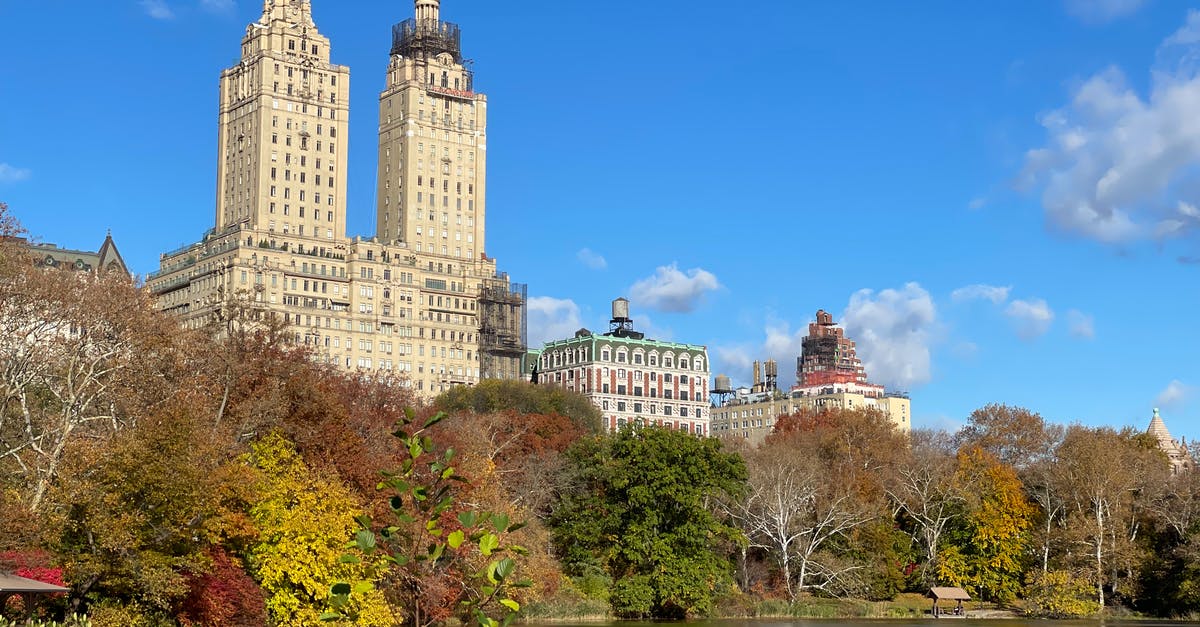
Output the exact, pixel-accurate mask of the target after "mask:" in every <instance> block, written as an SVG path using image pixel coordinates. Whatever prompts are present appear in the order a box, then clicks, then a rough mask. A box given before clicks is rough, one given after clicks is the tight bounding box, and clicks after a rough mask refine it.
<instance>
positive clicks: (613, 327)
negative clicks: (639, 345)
mask: <svg viewBox="0 0 1200 627" xmlns="http://www.w3.org/2000/svg"><path fill="white" fill-rule="evenodd" d="M608 335H611V336H613V337H628V338H633V339H635V340H640V339H642V338H644V337H646V334H645V333H639V332H638V331H634V330H633V318H630V317H629V299H627V298H624V297H621V298H618V299H616V300H614V301H613V302H612V320H609V321H608Z"/></svg>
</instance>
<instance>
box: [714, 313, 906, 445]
mask: <svg viewBox="0 0 1200 627" xmlns="http://www.w3.org/2000/svg"><path fill="white" fill-rule="evenodd" d="M796 366H797V367H796V385H794V386H793V387H792V389H791V390H789V391H788V392H786V393H784V392H781V391H780V390H778V389H776V387H775V372H776V366H775V362H774V361H768V362H766V368H765V370H766V372H767V378H766V381H765V382H764V381H763V380H762V379H761V378H760V368H759V364H758V362H754V385H753V386H752V387H751V388H749V389H745V388H743V389H740V390H733V389H732V387H731V386H730V385H729V378H728V377H725V376H719V377H717V380H716V383H715V384H714V386H713V396H714V403H713V409H712V434H713V435H715V436H721V437H740V438H744V439H747V440H750V441H751V442H753V443H754V444H759V443H761V442H762V441H763V439H764V438H766V436H767V435H768V434H769V433H771V431H773V430H774V428H775V421H776V420H777V419H778V418H780V417H781V416H788V415H791V414H795V413H798V412H800V411H803V410H812V409H817V410H819V409H835V408H837V409H871V410H876V411H879V412H881V413H882V414H883V415H885V416H887V417H888V418H889V419H890V420H891V421H892V424H893V425H895V427H896V428H897V429H900V430H902V431H909V430H911V429H912V403H911V401H910V400H909V398H908V396H907V395H905V394H900V393H889V392H887V391H886V389H885V388H884V386H882V385H878V384H874V383H871V382H870V381H868V380H867V373H866V369H865V368H864V367H863V365H862V361H861V360H860V359H859V358H858V355H857V353H856V349H855V345H854V342H853V341H851V340H850V339H849V338H847V337H845V334H844V331H843V329H841V328H840V327H838V326H836V324H835V323H834V322H833V316H831V315H830V314H829V313H827V312H825V311H824V310H818V311H817V314H816V322H814V323H810V324H809V325H808V335H807V336H805V337H804V339H803V340H802V341H801V354H800V357H799V358H797V359H796Z"/></svg>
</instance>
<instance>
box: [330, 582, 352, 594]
mask: <svg viewBox="0 0 1200 627" xmlns="http://www.w3.org/2000/svg"><path fill="white" fill-rule="evenodd" d="M352 591H353V588H351V587H350V584H348V583H346V582H344V581H339V582H337V583H335V584H333V585H332V586H329V594H331V595H333V596H350V593H351V592H352Z"/></svg>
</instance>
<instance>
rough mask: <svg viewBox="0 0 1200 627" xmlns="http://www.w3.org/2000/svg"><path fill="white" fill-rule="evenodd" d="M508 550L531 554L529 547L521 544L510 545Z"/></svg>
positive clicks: (520, 553) (518, 553) (519, 553)
mask: <svg viewBox="0 0 1200 627" xmlns="http://www.w3.org/2000/svg"><path fill="white" fill-rule="evenodd" d="M508 550H510V551H512V552H513V553H516V554H517V555H529V549H527V548H525V547H523V546H521V545H519V544H510V545H508Z"/></svg>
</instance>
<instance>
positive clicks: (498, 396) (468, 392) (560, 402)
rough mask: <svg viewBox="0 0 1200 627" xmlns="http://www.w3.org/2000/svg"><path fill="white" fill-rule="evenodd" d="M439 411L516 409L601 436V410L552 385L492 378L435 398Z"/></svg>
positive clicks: (587, 401) (479, 411)
mask: <svg viewBox="0 0 1200 627" xmlns="http://www.w3.org/2000/svg"><path fill="white" fill-rule="evenodd" d="M433 405H434V407H435V408H436V409H438V410H440V411H444V412H446V413H447V414H451V415H453V414H457V413H460V412H464V411H470V412H474V413H476V414H487V413H492V412H502V411H506V410H515V411H516V412H518V413H519V414H525V415H528V414H541V415H551V414H559V415H562V416H566V417H567V418H569V419H570V420H571V422H573V423H575V424H576V425H578V426H579V427H580V428H582V429H583V430H585V431H586V432H588V433H600V431H601V430H602V426H603V422H602V420H601V416H600V410H599V409H597V408H596V406H595V405H593V404H592V402H591V401H589V400H588V399H587V398H586V397H585V396H583V395H582V394H579V393H577V392H572V391H569V390H566V389H563V388H561V387H558V386H553V385H535V384H532V383H529V382H527V381H515V380H506V379H490V380H487V381H480V382H479V384H478V385H473V386H465V385H464V386H458V387H454V388H451V389H450V390H448V391H446V392H444V393H442V394H441V395H440V396H438V397H437V398H436V399H434V402H433Z"/></svg>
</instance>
